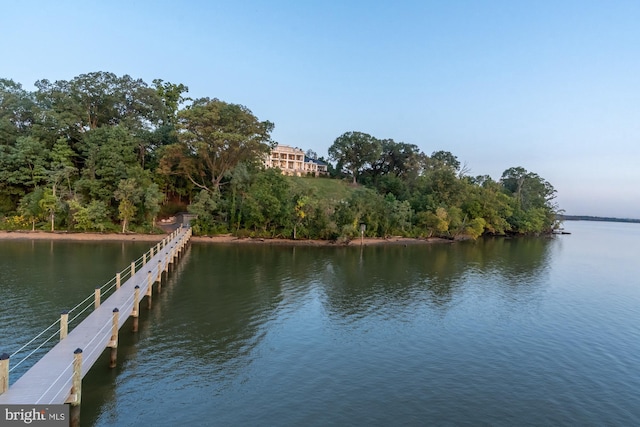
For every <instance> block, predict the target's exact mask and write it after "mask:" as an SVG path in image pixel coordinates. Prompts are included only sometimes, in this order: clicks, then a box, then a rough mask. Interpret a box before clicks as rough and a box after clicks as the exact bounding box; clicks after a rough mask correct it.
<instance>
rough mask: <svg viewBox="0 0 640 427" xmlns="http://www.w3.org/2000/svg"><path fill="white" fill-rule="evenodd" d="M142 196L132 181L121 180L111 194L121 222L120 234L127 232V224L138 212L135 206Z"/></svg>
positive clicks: (140, 190)
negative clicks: (116, 202)
mask: <svg viewBox="0 0 640 427" xmlns="http://www.w3.org/2000/svg"><path fill="white" fill-rule="evenodd" d="M143 195H144V192H143V190H142V189H141V188H140V185H139V183H138V182H137V181H136V180H135V179H133V178H128V179H123V180H120V182H119V183H118V189H117V190H116V191H115V192H114V193H113V196H114V197H115V199H116V200H118V201H119V202H120V204H119V205H118V218H120V219H121V220H122V232H123V233H124V232H125V231H127V224H128V223H129V222H130V221H131V220H132V219H133V217H134V216H135V215H136V212H137V211H138V208H137V206H136V204H137V203H139V202H140V200H141V199H142V196H143Z"/></svg>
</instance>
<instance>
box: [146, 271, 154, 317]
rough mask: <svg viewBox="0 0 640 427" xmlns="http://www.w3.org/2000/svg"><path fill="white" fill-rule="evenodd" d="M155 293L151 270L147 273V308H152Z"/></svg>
mask: <svg viewBox="0 0 640 427" xmlns="http://www.w3.org/2000/svg"><path fill="white" fill-rule="evenodd" d="M152 293H153V282H152V281H151V271H149V272H148V273H147V308H148V309H149V310H151V295H152Z"/></svg>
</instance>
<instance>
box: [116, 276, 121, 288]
mask: <svg viewBox="0 0 640 427" xmlns="http://www.w3.org/2000/svg"><path fill="white" fill-rule="evenodd" d="M120 281H121V279H120V273H116V289H120Z"/></svg>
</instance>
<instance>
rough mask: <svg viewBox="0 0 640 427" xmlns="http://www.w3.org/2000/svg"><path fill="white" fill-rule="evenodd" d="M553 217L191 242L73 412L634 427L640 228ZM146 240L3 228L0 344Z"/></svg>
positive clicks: (121, 417)
mask: <svg viewBox="0 0 640 427" xmlns="http://www.w3.org/2000/svg"><path fill="white" fill-rule="evenodd" d="M565 226H566V228H567V229H568V230H569V231H571V232H572V233H573V234H572V235H568V236H557V237H555V238H538V239H503V238H496V239H486V240H482V241H478V242H475V243H474V242H470V243H463V244H442V245H440V244H438V245H409V246H406V247H405V246H385V247H383V246H378V247H375V246H371V247H364V248H360V247H357V246H356V247H347V248H317V247H278V246H276V247H269V246H233V245H208V244H198V243H194V244H192V245H191V246H190V247H189V249H188V250H187V252H186V254H185V256H184V258H183V259H182V260H181V262H180V263H179V264H178V268H177V269H176V271H175V272H174V273H173V274H172V275H171V277H170V279H169V280H168V282H167V283H166V284H165V285H164V286H163V290H162V293H161V294H160V295H156V296H155V297H154V306H153V309H152V310H150V311H146V310H143V311H142V317H141V321H140V332H139V333H137V334H133V333H130V332H129V331H128V325H125V327H124V328H125V329H124V330H123V332H122V333H121V334H120V338H121V341H120V346H119V355H118V357H119V366H118V367H117V368H116V369H113V370H109V369H108V368H106V366H107V359H106V357H105V358H104V360H102V361H99V362H98V365H96V366H95V367H94V368H93V369H92V371H91V372H90V373H89V375H88V376H87V377H85V379H84V381H83V397H82V398H83V407H82V423H83V425H97V426H138V425H142V424H148V425H162V426H164V425H166V426H174V425H202V426H211V425H224V426H227V425H269V426H276V425H277V426H280V425H283V426H298V425H312V426H313V425H317V426H325V425H367V426H368V425H381V426H387V425H432V424H436V425H464V424H467V425H505V426H506V425H509V426H511V425H624V426H627V425H638V424H639V423H640V375H639V374H638V372H639V371H640V312H639V310H638V307H639V305H640V285H639V283H638V272H639V268H638V262H637V254H638V253H640V225H637V224H617V223H595V222H567V223H566V224H565ZM147 246H149V245H148V244H147V245H145V244H144V243H141V244H130V243H127V244H119V243H101V244H82V243H62V242H46V243H45V242H1V244H0V252H1V253H2V254H3V255H4V256H3V257H2V258H0V259H3V261H1V262H3V263H4V262H7V261H6V258H5V257H6V255H7V253H8V254H15V255H11V256H10V262H8V263H7V265H1V266H0V268H2V270H1V271H3V272H5V273H3V275H2V279H0V284H1V289H0V301H2V307H1V311H0V315H1V316H2V319H4V322H3V325H2V327H0V333H1V334H2V335H0V337H2V338H1V340H0V347H2V348H0V350H2V351H6V350H5V349H4V347H6V345H7V344H6V342H7V339H9V340H13V339H15V338H16V337H20V336H28V335H29V333H31V332H32V331H34V330H35V331H36V332H37V328H36V326H38V325H39V326H46V325H48V324H49V323H50V322H49V321H50V320H55V315H57V313H58V312H59V307H60V304H61V300H64V298H62V296H66V297H68V296H69V295H70V294H71V293H72V292H74V293H75V292H79V293H78V295H87V294H89V293H91V291H92V289H93V288H94V287H95V286H96V285H100V284H102V283H103V282H105V281H106V280H108V279H109V278H110V277H111V276H112V275H113V273H114V272H115V271H118V270H120V269H122V268H124V267H125V266H126V265H128V263H129V262H130V260H132V259H133V258H137V257H138V256H140V254H141V253H142V252H144V251H145V250H146V249H147ZM15 248H18V249H15ZM18 251H19V252H18ZM78 257H81V258H80V259H78ZM95 259H98V260H102V262H101V263H100V265H99V267H96V268H93V267H88V266H87V264H89V260H95ZM7 272H9V273H10V274H7ZM83 276H86V277H87V279H86V280H82V277H83ZM16 277H22V278H21V279H16ZM58 277H62V279H58ZM7 278H9V279H7ZM43 278H44V279H45V280H44V282H43V283H45V284H42V283H40V281H42V279H43ZM87 282H88V283H87ZM18 283H19V284H18ZM83 286H84V287H85V288H86V291H85V292H80V289H85V288H82V287H83ZM25 292H26V293H25ZM23 294H24V295H23ZM74 302H75V300H74ZM62 305H63V306H64V304H62ZM17 306H20V307H27V306H30V307H29V309H28V311H29V312H30V314H31V316H30V318H29V320H28V321H25V316H26V311H27V310H26V309H24V310H17V309H16V308H17ZM144 306H145V305H144V304H143V307H144ZM51 310H53V311H54V316H53V318H51V316H50V314H48V315H44V312H45V311H46V312H49V311H51ZM47 316H48V317H47ZM38 319H40V320H38ZM7 325H8V326H7ZM34 325H35V326H34ZM15 330H22V332H15ZM9 342H11V341H9ZM105 356H106V355H105ZM103 357H104V356H103Z"/></svg>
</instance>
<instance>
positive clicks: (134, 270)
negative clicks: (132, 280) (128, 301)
mask: <svg viewBox="0 0 640 427" xmlns="http://www.w3.org/2000/svg"><path fill="white" fill-rule="evenodd" d="M134 274H136V262H135V261H131V277H133V275H134Z"/></svg>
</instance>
